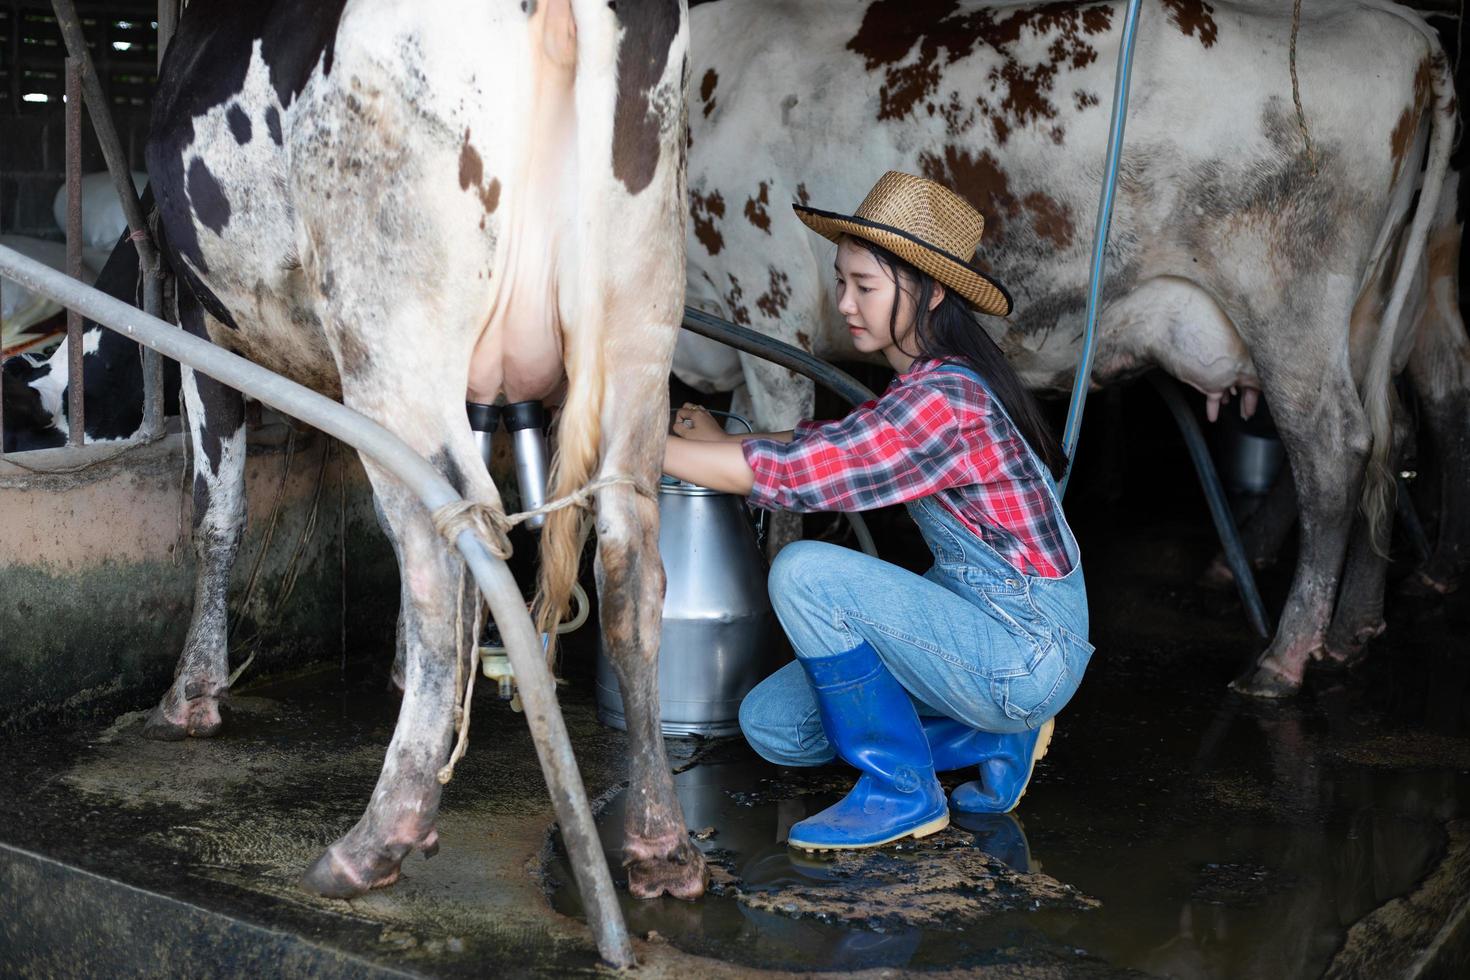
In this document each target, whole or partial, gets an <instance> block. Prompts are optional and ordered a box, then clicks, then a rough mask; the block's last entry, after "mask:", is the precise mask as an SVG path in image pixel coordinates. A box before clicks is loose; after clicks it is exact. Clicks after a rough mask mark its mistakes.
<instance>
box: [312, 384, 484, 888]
mask: <svg viewBox="0 0 1470 980" xmlns="http://www.w3.org/2000/svg"><path fill="white" fill-rule="evenodd" d="M374 380H375V382H376V383H369V385H368V388H369V389H370V391H369V393H368V394H366V395H364V394H363V393H362V391H361V389H360V388H359V387H358V386H357V385H355V384H354V385H351V386H350V387H349V386H347V385H344V401H346V403H347V404H348V405H349V406H351V407H353V408H356V409H357V410H358V411H361V412H363V413H364V414H367V415H369V417H372V418H374V420H375V421H377V422H378V423H379V424H380V425H383V426H384V427H386V428H388V429H390V430H392V431H394V432H395V433H396V434H397V435H398V436H399V437H400V438H402V439H404V441H405V442H408V443H409V445H410V446H412V447H413V448H414V449H416V450H417V451H418V452H420V453H421V454H422V455H424V456H425V457H427V458H428V459H429V460H430V462H431V463H433V464H434V465H435V466H436V467H437V468H438V469H439V470H440V472H441V473H443V474H444V476H445V478H446V479H447V480H449V482H450V483H451V484H453V485H455V487H456V488H457V489H459V490H461V492H463V493H466V495H472V494H473V492H474V491H473V489H472V488H470V487H468V486H467V485H466V479H467V478H466V476H465V474H468V473H470V472H471V470H470V469H469V467H470V466H471V464H472V462H474V461H475V460H476V456H475V449H474V445H473V443H472V442H471V441H470V434H469V424H468V422H467V421H466V422H463V423H462V424H461V425H460V426H459V428H462V429H463V432H462V433H461V432H460V431H458V429H454V430H453V431H449V430H450V426H449V425H447V424H446V423H447V421H448V416H447V415H446V416H443V417H435V416H434V415H433V413H432V412H431V411H427V410H426V408H428V409H432V408H434V407H437V406H433V405H429V406H424V405H423V404H422V403H423V401H424V397H425V396H424V391H423V390H422V389H419V390H417V391H414V390H409V388H407V387H401V386H395V385H394V384H393V383H392V379H388V378H382V377H378V378H376V379H374ZM402 380H403V381H409V380H411V379H408V378H404V379H402ZM395 388H397V389H398V393H397V395H396V396H391V395H388V394H385V392H390V391H393V390H395ZM416 398H417V399H418V400H419V404H415V399H416ZM462 400H463V399H462V397H461V398H459V399H456V402H459V401H462ZM459 411H460V415H461V417H462V416H463V406H462V405H460V406H459ZM435 433H437V436H435V435H433V434H435ZM446 435H447V441H446V442H445V443H441V444H438V445H429V444H426V443H425V440H426V439H442V438H445V437H446ZM363 463H364V467H365V468H366V470H367V473H368V476H369V478H370V479H371V480H372V483H373V492H374V495H375V496H376V498H377V503H378V506H379V508H380V509H381V512H382V514H383V517H384V519H385V521H386V523H387V525H388V528H389V532H390V535H391V537H392V539H393V541H394V547H395V550H396V551H397V553H398V555H399V563H400V564H399V572H400V575H401V576H402V580H403V582H404V592H405V597H406V599H407V601H406V602H405V603H404V604H403V608H402V609H401V611H400V614H399V631H400V635H401V636H402V650H403V656H404V664H403V675H402V682H403V704H402V707H401V708H400V709H399V714H398V723H397V725H396V727H395V728H394V730H393V739H392V741H391V742H390V743H389V745H388V752H387V755H386V757H385V758H384V760H383V771H382V773H381V775H380V776H379V777H378V782H377V786H376V787H375V788H374V790H373V795H372V800H371V801H370V802H369V804H368V807H367V810H366V812H364V813H363V815H362V817H361V819H359V820H358V821H357V823H356V825H355V826H353V828H352V829H351V830H349V831H348V832H347V833H346V834H345V835H343V836H342V837H341V838H340V839H339V840H337V841H336V842H335V843H334V844H332V845H331V846H330V847H329V848H327V850H326V852H325V853H323V854H322V855H321V856H320V857H319V858H317V860H316V862H315V863H313V864H312V866H311V867H310V868H309V869H308V870H307V872H306V874H305V876H304V878H303V880H302V885H303V887H304V888H305V889H306V890H307V891H311V892H314V893H316V894H318V895H324V896H326V897H329V898H350V897H352V896H354V895H360V894H362V893H363V892H365V891H367V890H368V889H370V888H378V887H382V886H384V885H389V884H392V883H393V882H394V881H396V880H397V879H398V873H399V866H400V864H401V863H402V861H403V859H404V857H406V856H407V855H408V854H409V852H410V851H412V850H414V849H415V848H417V849H419V850H422V851H424V852H425V853H426V854H430V855H432V854H433V853H434V852H435V850H437V844H438V835H437V832H436V830H435V821H436V818H437V816H438V811H439V801H440V796H441V790H442V787H441V785H440V783H439V780H438V772H439V770H440V768H441V767H442V766H443V765H444V764H445V762H446V761H447V760H448V758H449V749H450V744H451V740H452V738H453V735H454V724H453V719H454V708H455V702H456V694H457V690H458V688H457V683H458V682H460V681H462V679H463V677H464V672H465V671H466V670H469V669H470V668H471V666H472V665H473V655H474V650H475V646H474V639H475V637H474V623H475V612H476V610H477V604H478V593H477V592H476V591H475V586H474V581H473V579H471V578H470V577H469V576H468V575H467V574H465V573H464V565H463V563H462V561H461V560H460V559H459V557H458V555H457V554H456V553H454V552H452V551H451V550H449V549H448V548H447V546H446V545H445V544H444V542H443V540H442V539H441V538H440V537H439V535H438V534H437V533H436V532H435V530H434V526H433V523H432V521H431V519H430V515H429V513H428V511H426V510H425V509H424V507H423V505H422V504H421V503H419V501H418V498H417V497H416V496H415V495H414V494H413V493H412V492H411V491H410V490H409V489H408V488H407V487H405V486H404V485H403V484H401V483H400V482H399V481H398V480H397V478H396V477H394V476H393V475H392V474H390V473H389V472H388V471H386V470H384V469H383V468H381V467H380V466H378V465H377V464H376V463H374V462H373V461H372V460H370V459H366V458H364V460H363ZM478 469H479V470H481V471H483V467H478ZM488 482H489V479H488V476H487V477H485V479H484V481H483V483H484V486H481V485H480V484H479V482H478V481H477V483H476V486H477V487H478V489H479V490H480V491H481V492H482V494H485V493H486V487H488ZM488 495H492V496H493V488H490V489H489V490H488ZM476 499H484V496H480V497H477V498H476ZM461 590H462V591H461ZM457 656H458V657H459V658H462V659H461V660H460V662H459V663H458V665H457V664H456V658H457Z"/></svg>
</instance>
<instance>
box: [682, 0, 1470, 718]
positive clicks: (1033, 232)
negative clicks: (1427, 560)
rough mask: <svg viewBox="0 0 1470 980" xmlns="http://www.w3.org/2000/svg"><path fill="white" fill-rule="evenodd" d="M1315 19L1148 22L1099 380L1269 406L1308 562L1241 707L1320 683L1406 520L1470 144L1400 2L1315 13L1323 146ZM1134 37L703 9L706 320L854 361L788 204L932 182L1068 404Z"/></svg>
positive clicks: (1006, 337) (1190, 9)
mask: <svg viewBox="0 0 1470 980" xmlns="http://www.w3.org/2000/svg"><path fill="white" fill-rule="evenodd" d="M1291 12H1292V11H1291V5H1290V4H1271V5H1266V4H1247V3H1226V2H1219V3H1206V2H1203V0H1150V2H1148V3H1145V4H1144V5H1143V12H1142V20H1141V26H1140V28H1139V33H1138V40H1137V47H1136V52H1135V58H1134V64H1133V85H1132V98H1131V103H1130V109H1129V115H1128V124H1127V139H1126V143H1125V146H1124V151H1123V160H1122V167H1121V176H1120V180H1119V186H1118V199H1117V206H1116V211H1115V213H1114V217H1113V223H1112V232H1111V238H1110V240H1109V244H1108V249H1107V253H1106V278H1105V286H1104V297H1103V308H1102V310H1101V316H1100V323H1099V338H1098V348H1097V360H1096V363H1095V366H1094V372H1093V378H1092V380H1093V383H1094V384H1107V383H1109V382H1112V381H1116V380H1119V379H1122V378H1126V377H1128V376H1130V375H1132V374H1136V373H1138V372H1141V371H1143V370H1146V369H1148V368H1150V367H1154V366H1158V367H1162V368H1164V369H1165V370H1167V371H1168V372H1169V373H1171V374H1173V375H1174V376H1175V377H1177V378H1179V379H1181V380H1183V381H1186V382H1188V383H1189V384H1191V385H1193V386H1195V387H1196V388H1198V389H1199V390H1201V391H1202V392H1204V393H1205V394H1206V395H1207V396H1208V397H1209V399H1210V401H1211V403H1212V404H1215V405H1217V404H1218V402H1219V401H1220V400H1221V399H1222V398H1223V396H1224V395H1225V393H1226V392H1228V391H1230V390H1231V389H1233V388H1244V389H1247V391H1248V395H1247V398H1246V399H1245V400H1253V398H1254V394H1251V393H1250V392H1251V391H1252V390H1259V391H1264V393H1265V396H1266V398H1267V400H1268V401H1269V403H1270V406H1271V409H1272V414H1273V417H1274V418H1275V421H1276V423H1277V426H1278V428H1279V429H1280V431H1281V435H1282V440H1283V442H1284V444H1285V447H1286V450H1287V452H1288V455H1289V458H1290V461H1291V466H1292V470H1293V472H1294V473H1295V475H1296V482H1297V486H1298V488H1299V489H1300V491H1301V494H1300V496H1301V498H1302V508H1301V511H1302V519H1301V520H1302V532H1303V533H1302V547H1301V549H1300V557H1299V563H1298V567H1297V573H1296V577H1295V580H1294V582H1293V586H1292V589H1291V593H1290V596H1289V598H1288V601H1287V605H1286V608H1285V610H1284V612H1283V615H1282V619H1281V622H1280V626H1279V629H1278V631H1277V634H1276V637H1275V639H1274V640H1273V642H1272V644H1271V646H1270V647H1269V649H1268V650H1266V651H1265V653H1264V654H1263V655H1262V656H1261V658H1260V660H1259V662H1258V664H1257V669H1256V670H1255V672H1254V674H1253V676H1250V677H1247V678H1242V680H1241V681H1239V682H1237V686H1238V687H1239V688H1240V689H1241V690H1244V691H1247V692H1249V693H1254V694H1261V695H1273V696H1280V695H1283V694H1287V693H1290V692H1292V691H1294V690H1295V689H1296V687H1297V686H1298V685H1299V684H1300V682H1301V679H1302V675H1303V672H1304V670H1305V668H1306V665H1307V662H1308V660H1309V659H1310V658H1311V657H1312V656H1313V655H1319V654H1320V651H1321V649H1322V646H1323V640H1324V636H1325V634H1326V631H1327V628H1328V625H1329V622H1330V620H1331V616H1332V613H1333V608H1334V600H1335V597H1336V595H1337V591H1338V584H1339V577H1340V574H1341V571H1342V568H1343V561H1344V554H1345V551H1346V548H1347V542H1348V537H1349V530H1350V527H1351V526H1352V524H1353V520H1354V513H1355V511H1356V509H1357V507H1358V504H1359V500H1360V497H1361V498H1362V499H1363V500H1364V502H1365V503H1366V504H1367V505H1368V506H1367V510H1368V512H1369V514H1370V515H1371V516H1372V517H1373V518H1374V524H1375V526H1377V525H1380V524H1382V523H1384V522H1385V521H1386V519H1387V500H1388V499H1389V497H1388V493H1389V492H1391V487H1390V486H1389V484H1388V472H1387V463H1388V461H1389V454H1390V451H1391V439H1390V438H1389V436H1390V429H1391V409H1390V401H1391V395H1390V386H1389V380H1388V375H1389V370H1390V365H1391V362H1392V360H1393V355H1394V353H1395V350H1394V349H1395V346H1396V344H1397V345H1398V346H1400V347H1402V346H1403V340H1404V336H1403V332H1402V331H1400V330H1399V329H1397V327H1398V323H1399V322H1400V320H1401V319H1407V318H1400V317H1399V316H1398V315H1397V313H1398V311H1399V310H1400V309H1401V308H1402V304H1403V301H1404V297H1405V295H1406V293H1407V291H1408V288H1409V285H1410V282H1409V280H1410V278H1411V273H1412V272H1413V267H1414V266H1415V264H1416V263H1417V261H1418V258H1419V256H1420V254H1421V252H1422V249H1423V243H1424V238H1425V231H1426V228H1427V226H1428V223H1429V218H1430V216H1431V214H1432V212H1433V207H1434V201H1435V198H1436V196H1437V195H1438V193H1439V191H1440V185H1441V182H1442V179H1443V175H1444V172H1445V167H1446V163H1447V160H1448V153H1449V139H1450V134H1451V132H1452V129H1453V123H1454V108H1453V102H1454V97H1453V86H1452V85H1451V82H1450V79H1449V76H1448V73H1447V69H1446V66H1445V60H1444V56H1443V53H1442V51H1441V50H1440V46H1439V43H1438V40H1437V39H1436V37H1435V36H1434V34H1433V32H1432V31H1430V30H1429V29H1428V28H1427V27H1426V26H1425V25H1424V23H1423V22H1422V20H1420V19H1419V18H1418V17H1417V16H1416V15H1415V14H1413V13H1412V12H1410V11H1407V10H1404V9H1403V8H1401V7H1397V6H1395V5H1393V4H1389V3H1379V2H1375V0H1343V2H1335V3H1331V4H1324V3H1318V4H1308V5H1306V8H1305V9H1304V10H1303V12H1302V21H1301V29H1300V34H1299V37H1298V38H1297V41H1296V66H1297V75H1298V80H1299V89H1300V95H1301V102H1302V113H1301V115H1300V117H1299V116H1298V113H1297V111H1296V108H1295V105H1294V101H1293V95H1292V76H1291V68H1290V64H1291V46H1292V41H1291V35H1292V18H1291ZM1122 20H1123V3H1121V2H1119V0H1109V2H1103V3H1092V4H1072V3H1050V4H1044V5H1037V4H1024V3H982V2H976V0H871V2H868V3H857V4H854V3H846V2H841V0H809V2H802V3H793V2H786V0H739V2H736V0H723V2H716V3H710V4H701V5H699V6H698V8H697V9H696V10H695V11H694V12H693V14H692V25H691V30H692V32H693V36H694V52H695V62H694V67H693V70H692V72H691V77H690V85H691V95H690V109H689V116H690V130H691V131H690V139H691V148H690V167H689V190H690V208H691V211H690V225H689V235H688V252H689V263H688V283H687V287H688V293H687V298H688V302H689V303H690V304H691V305H694V306H698V307H701V308H703V309H706V310H708V311H710V312H713V313H716V314H718V315H723V316H725V317H728V318H729V319H732V320H734V321H735V322H737V323H742V324H747V325H750V326H753V327H755V328H756V329H758V330H761V331H763V332H767V333H770V334H772V335H774V336H777V337H780V338H782V339H785V340H787V341H789V342H791V343H795V344H798V345H800V346H802V347H804V348H806V349H808V350H812V351H814V352H815V353H817V354H819V355H821V356H824V357H829V358H830V357H842V356H846V355H849V354H850V345H849V344H848V343H847V342H846V336H845V333H844V332H843V331H842V330H841V325H842V320H841V317H840V316H838V315H837V314H836V311H835V310H834V309H833V305H832V295H833V294H832V289H831V286H830V283H829V282H828V280H829V279H830V277H831V273H830V269H829V267H830V264H831V258H832V256H831V247H830V246H829V245H826V244H825V243H823V242H822V241H821V240H819V239H817V238H815V237H814V236H812V235H810V234H808V233H807V232H806V231H805V230H804V229H803V227H802V225H801V224H800V223H799V222H797V221H794V220H792V218H791V217H790V213H789V210H788V205H789V202H792V201H799V202H802V203H807V202H812V203H814V204H815V205H817V206H821V207H834V208H839V209H840V208H842V207H850V206H854V205H855V204H856V203H857V202H858V201H859V200H861V199H862V196H863V194H864V193H865V192H866V190H867V188H868V187H869V186H870V185H871V183H872V181H873V179H874V177H875V176H876V175H877V174H880V173H882V172H883V171H885V170H889V169H895V170H905V171H909V172H912V173H919V174H923V175H926V176H928V177H932V178H934V179H936V180H939V181H941V182H943V183H946V184H948V185H949V186H951V187H953V188H955V189H956V190H958V191H959V192H960V193H962V194H964V195H965V196H966V197H967V198H969V199H970V200H971V201H972V202H974V203H975V204H976V205H977V206H978V207H979V208H980V210H981V211H982V212H984V214H985V216H986V230H985V239H984V242H983V244H982V246H981V254H980V257H979V258H980V261H981V263H982V264H983V265H985V266H987V267H988V268H989V271H991V272H992V273H994V274H995V276H996V277H997V278H998V279H1000V280H1001V281H1002V282H1004V283H1006V285H1007V286H1008V287H1009V288H1010V291H1011V293H1012V295H1013V296H1014V298H1015V313H1014V314H1013V315H1012V316H1011V317H1010V318H1008V319H1006V320H1004V321H998V320H997V321H991V322H990V324H989V326H991V327H992V328H993V331H994V335H995V336H996V339H997V340H998V341H999V342H1000V343H1001V345H1002V347H1003V348H1004V349H1005V350H1006V351H1007V353H1008V354H1009V355H1010V356H1011V357H1012V360H1013V362H1014V363H1015V365H1016V367H1017V369H1018V370H1019V371H1020V373H1021V375H1022V377H1023V378H1024V379H1025V380H1026V381H1027V383H1028V384H1030V385H1032V386H1033V387H1035V388H1038V389H1042V390H1050V391H1055V392H1061V391H1065V390H1068V389H1069V388H1070V386H1071V383H1072V378H1073V377H1074V375H1075V371H1076V364H1077V362H1078V359H1079V356H1080V351H1081V338H1082V318H1083V313H1084V309H1085V301H1086V291H1087V277H1088V263H1089V258H1090V252H1091V245H1092V226H1093V221H1094V219H1095V215H1096V209H1097V199H1098V192H1099V188H1100V183H1101V177H1102V175H1101V171H1102V163H1103V150H1104V143H1105V141H1106V137H1107V131H1108V107H1109V104H1110V101H1111V98H1112V94H1113V85H1114V71H1115V66H1116V64H1117V57H1118V46H1119V41H1120V36H1121V31H1122ZM1304 134H1306V135H1309V136H1310V143H1308V142H1307V140H1306V138H1305V136H1304ZM1421 170H1422V171H1423V173H1422V176H1421ZM1421 187H1422V200H1423V202H1424V203H1425V205H1426V206H1425V207H1422V208H1420V210H1419V211H1418V212H1417V213H1416V214H1415V215H1414V217H1413V223H1412V225H1411V226H1410V225H1407V223H1408V221H1409V215H1410V211H1411V204H1412V201H1413V198H1414V195H1415V193H1416V192H1417V191H1419V190H1420V189H1421ZM1385 277H1386V278H1385ZM1380 280H1385V281H1386V282H1388V283H1389V284H1391V288H1390V289H1389V290H1388V291H1389V292H1390V293H1392V297H1391V302H1390V303H1389V304H1387V308H1386V309H1385V310H1383V311H1380V313H1379V317H1380V318H1379V319H1378V320H1377V321H1375V322H1374V323H1373V324H1372V330H1371V331H1370V332H1369V338H1368V339H1369V340H1370V343H1368V344H1367V345H1366V347H1365V348H1363V349H1359V345H1356V344H1353V345H1350V343H1349V334H1350V330H1349V321H1350V318H1351V314H1352V312H1353V309H1354V306H1355V304H1356V303H1357V302H1358V300H1359V298H1360V297H1361V296H1362V295H1363V294H1364V293H1365V291H1368V290H1371V289H1375V288H1376V284H1377V283H1378V282H1379V281H1380ZM1359 354H1361V356H1356V355H1359ZM676 371H678V372H679V373H680V374H681V376H682V377H684V378H685V380H688V381H690V382H691V383H695V384H699V385H702V386H708V387H715V386H733V385H734V384H735V383H737V382H743V383H744V386H745V391H746V394H747V395H748V399H749V403H750V407H751V409H752V410H753V411H754V414H755V416H756V418H757V420H758V422H759V424H760V425H761V426H764V427H773V428H780V427H783V426H789V425H790V424H791V423H792V422H793V421H795V420H796V419H797V418H799V417H801V416H802V415H804V414H807V413H809V412H810V410H811V388H810V385H809V383H807V382H805V381H804V380H798V379H797V378H795V377H794V376H792V375H791V374H789V373H788V372H787V371H785V370H784V369H782V368H778V367H775V366H774V365H770V364H768V363H766V362H762V361H759V360H756V359H753V358H745V357H741V358H738V359H737V358H736V357H734V356H733V355H729V354H726V353H724V352H721V351H717V350H715V349H713V348H712V347H710V346H709V345H708V344H707V343H706V342H702V341H699V340H698V339H694V338H691V339H688V340H684V339H681V341H680V350H679V352H678V353H677V355H676ZM1460 404H1462V405H1463V401H1461V403H1460ZM1462 424H1463V423H1462ZM1365 474H1366V476H1367V477H1368V479H1367V480H1366V481H1365ZM1462 475H1463V474H1462Z"/></svg>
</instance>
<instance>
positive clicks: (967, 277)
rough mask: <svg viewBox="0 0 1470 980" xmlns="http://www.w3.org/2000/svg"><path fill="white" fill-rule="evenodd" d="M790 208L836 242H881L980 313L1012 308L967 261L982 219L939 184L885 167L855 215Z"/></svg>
mask: <svg viewBox="0 0 1470 980" xmlns="http://www.w3.org/2000/svg"><path fill="white" fill-rule="evenodd" d="M792 208H793V209H794V210H795V211H796V216H797V217H798V218H800V219H801V220H802V221H803V222H805V223H806V226H807V227H808V228H810V229H811V230H812V231H814V232H816V233H817V234H819V235H821V236H822V237H824V238H830V239H831V240H832V241H834V242H835V241H838V240H839V239H841V238H842V236H843V235H853V236H855V237H857V238H864V239H867V240H868V241H870V242H874V243H876V244H878V245H881V246H883V247H884V248H886V249H888V250H889V251H890V252H892V253H893V254H895V255H897V256H898V257H899V258H901V259H903V260H904V261H905V262H908V263H910V264H912V265H914V266H915V267H917V268H920V269H923V270H924V271H925V272H927V273H929V275H931V276H933V277H934V278H935V279H937V280H938V281H939V282H941V283H943V284H944V285H945V287H946V288H948V289H952V290H954V291H955V292H956V293H959V294H960V295H961V296H963V297H964V298H965V299H966V300H968V301H969V303H970V305H972V306H974V307H975V309H977V310H979V311H980V312H981V313H993V314H995V315H996V316H1007V315H1009V314H1010V312H1011V294H1010V293H1008V292H1006V289H1005V287H1004V286H1002V285H1001V284H1000V283H998V282H996V281H995V280H994V279H991V278H990V277H989V276H987V275H985V274H984V273H983V272H981V271H980V270H979V269H976V268H975V266H974V265H973V264H972V258H973V256H974V255H975V249H976V248H978V247H979V245H980V236H981V235H982V234H983V233H984V232H985V218H984V217H983V216H982V215H981V214H980V212H979V211H976V210H975V209H974V208H972V207H971V206H970V203H969V202H968V201H966V200H965V199H964V198H962V197H960V196H959V195H958V194H956V193H954V192H953V191H951V190H950V189H949V188H947V187H945V186H944V185H942V184H936V183H935V182H934V181H932V180H925V179H924V178H923V177H915V176H914V175H912V174H905V173H900V172H899V171H897V170H890V171H888V173H886V174H884V175H883V176H882V177H880V178H879V179H878V183H876V184H874V185H873V189H872V190H871V191H869V192H868V196H867V197H866V198H865V199H864V200H863V203H862V206H861V207H859V208H858V209H857V213H856V214H851V215H846V214H835V213H833V212H831V211H818V210H817V209H816V208H808V207H802V206H801V205H800V204H793V205H792ZM967 256H968V257H971V258H967Z"/></svg>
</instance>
